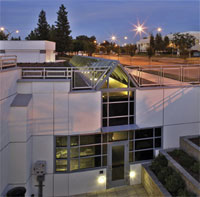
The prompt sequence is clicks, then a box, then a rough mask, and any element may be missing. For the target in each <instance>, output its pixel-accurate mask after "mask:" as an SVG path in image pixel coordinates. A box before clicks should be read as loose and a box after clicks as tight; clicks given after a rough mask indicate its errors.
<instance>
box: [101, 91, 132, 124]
mask: <svg viewBox="0 0 200 197" xmlns="http://www.w3.org/2000/svg"><path fill="white" fill-rule="evenodd" d="M102 102H103V107H102V109H103V117H102V124H103V127H108V126H118V125H128V124H134V92H132V91H118V92H115V91H114V92H112V91H110V92H103V93H102Z"/></svg>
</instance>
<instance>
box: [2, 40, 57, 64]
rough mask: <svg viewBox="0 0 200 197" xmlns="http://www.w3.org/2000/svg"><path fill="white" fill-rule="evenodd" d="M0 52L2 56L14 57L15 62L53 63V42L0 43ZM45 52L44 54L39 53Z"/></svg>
mask: <svg viewBox="0 0 200 197" xmlns="http://www.w3.org/2000/svg"><path fill="white" fill-rule="evenodd" d="M0 50H4V51H5V53H3V54H2V55H16V56H17V62H23V63H31V62H40V63H41V62H54V61H55V53H54V51H55V42H50V41H44V40H40V41H39V40H34V41H33V40H32V41H30V40H21V41H17V40H9V41H4V40H3V41H0ZM41 50H43V51H44V50H45V51H46V53H40V51H41Z"/></svg>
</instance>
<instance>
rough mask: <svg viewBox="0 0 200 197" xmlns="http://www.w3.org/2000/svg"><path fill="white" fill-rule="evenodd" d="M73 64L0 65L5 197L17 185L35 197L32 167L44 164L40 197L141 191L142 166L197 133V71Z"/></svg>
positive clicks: (1, 189) (92, 61) (86, 60)
mask: <svg viewBox="0 0 200 197" xmlns="http://www.w3.org/2000/svg"><path fill="white" fill-rule="evenodd" d="M70 65H71V67H65V68H58V67H57V68H18V67H14V68H8V67H4V66H2V69H1V71H0V109H1V110H0V112H1V113H0V120H1V122H0V123H1V124H0V180H1V182H0V193H1V196H3V195H4V194H6V192H7V191H8V190H9V189H10V188H13V187H16V186H24V187H25V188H26V189H27V192H26V195H27V196H31V195H32V194H34V195H35V196H37V194H38V186H37V185H38V183H37V177H36V175H35V173H34V171H33V166H34V164H35V163H36V162H37V161H41V160H42V161H45V162H46V172H45V178H44V182H43V185H44V186H43V196H48V197H49V196H69V195H75V194H81V193H86V192H91V191H98V190H103V189H106V188H111V187H115V186H120V185H129V184H130V185H133V184H139V183H141V164H142V163H144V162H147V161H151V160H152V159H153V158H154V157H155V155H157V154H158V151H159V150H160V149H166V148H172V147H178V146H179V138H180V136H184V135H195V134H198V133H199V131H200V114H199V112H200V86H199V83H200V77H199V75H197V73H198V72H197V71H199V69H200V67H199V66H194V67H192V68H191V67H190V68H188V67H177V68H174V69H170V68H169V69H168V68H164V67H163V68H161V67H159V68H154V69H153V70H154V73H153V72H149V71H148V69H147V70H145V69H144V70H143V69H141V68H140V69H137V68H134V69H131V68H124V67H123V66H122V65H121V64H120V63H119V62H118V61H114V60H105V59H99V58H92V57H80V56H74V57H73V58H72V59H71V61H70ZM155 69H157V71H159V72H158V73H157V74H156V73H155ZM158 69H162V70H158ZM180 69H182V70H181V72H180V73H181V75H180V76H178V75H177V78H176V79H175V78H174V77H173V79H172V78H170V77H169V76H170V74H171V76H174V73H170V72H174V71H175V70H177V71H180ZM183 69H184V70H183ZM164 71H165V72H164ZM161 72H162V73H161ZM167 72H169V73H168V75H165V74H166V73H167ZM164 73H165V74H164ZM175 73H177V72H175ZM199 73H200V72H199ZM167 77H168V78H167ZM179 77H180V78H179ZM130 175H131V176H130Z"/></svg>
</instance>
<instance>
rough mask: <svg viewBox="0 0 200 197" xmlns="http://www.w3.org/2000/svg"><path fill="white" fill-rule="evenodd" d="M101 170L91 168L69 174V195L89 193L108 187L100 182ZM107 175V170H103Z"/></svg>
mask: <svg viewBox="0 0 200 197" xmlns="http://www.w3.org/2000/svg"><path fill="white" fill-rule="evenodd" d="M99 171H100V170H91V171H85V172H77V173H71V174H69V195H75V194H81V193H88V192H93V191H99V190H104V189H106V181H105V183H98V177H99V176H100V174H99ZM103 171H104V173H103V175H104V176H106V170H105V169H104V170H103Z"/></svg>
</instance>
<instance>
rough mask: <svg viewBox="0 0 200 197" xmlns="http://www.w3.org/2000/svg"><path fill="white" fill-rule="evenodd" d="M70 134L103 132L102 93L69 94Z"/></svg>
mask: <svg viewBox="0 0 200 197" xmlns="http://www.w3.org/2000/svg"><path fill="white" fill-rule="evenodd" d="M69 130H70V134H76V133H93V132H99V131H100V130H101V92H93V93H72V94H69Z"/></svg>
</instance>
